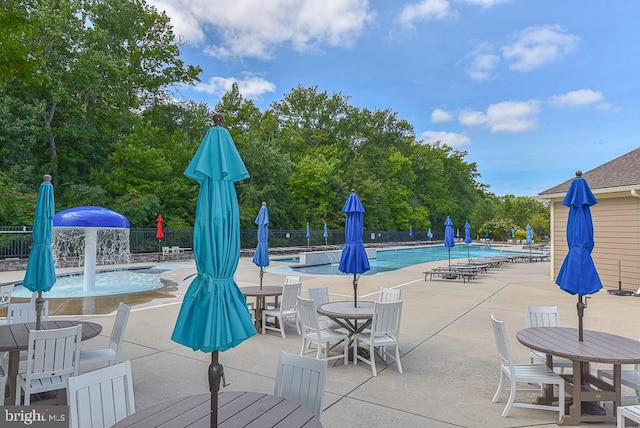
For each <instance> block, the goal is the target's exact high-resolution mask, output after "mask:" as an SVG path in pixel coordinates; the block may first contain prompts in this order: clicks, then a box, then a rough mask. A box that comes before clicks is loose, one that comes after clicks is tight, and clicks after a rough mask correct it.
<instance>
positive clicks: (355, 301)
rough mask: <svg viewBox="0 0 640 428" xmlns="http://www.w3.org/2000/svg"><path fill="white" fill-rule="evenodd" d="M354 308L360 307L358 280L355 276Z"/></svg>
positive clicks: (354, 275)
mask: <svg viewBox="0 0 640 428" xmlns="http://www.w3.org/2000/svg"><path fill="white" fill-rule="evenodd" d="M353 307H354V308H357V307H358V278H357V277H356V274H355V273H354V274H353Z"/></svg>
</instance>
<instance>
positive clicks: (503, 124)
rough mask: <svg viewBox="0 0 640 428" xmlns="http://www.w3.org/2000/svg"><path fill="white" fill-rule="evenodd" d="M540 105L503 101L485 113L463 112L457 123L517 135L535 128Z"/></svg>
mask: <svg viewBox="0 0 640 428" xmlns="http://www.w3.org/2000/svg"><path fill="white" fill-rule="evenodd" d="M539 111H540V103H539V102H538V101H535V100H529V101H504V102H501V103H497V104H491V105H490V106H489V107H488V108H487V111H486V112H481V111H473V110H465V111H462V112H460V114H459V115H458V121H459V122H460V123H461V124H462V125H467V126H483V127H486V128H489V129H490V130H491V132H494V133H495V132H509V133H518V132H525V131H532V130H534V129H536V128H537V114H538V112H539Z"/></svg>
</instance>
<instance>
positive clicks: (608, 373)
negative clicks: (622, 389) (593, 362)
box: [596, 364, 640, 422]
mask: <svg viewBox="0 0 640 428" xmlns="http://www.w3.org/2000/svg"><path fill="white" fill-rule="evenodd" d="M596 376H597V377H598V378H599V379H607V380H609V382H611V383H613V370H611V369H598V371H597V372H596ZM620 383H621V384H622V385H624V386H627V387H629V388H631V389H633V390H634V391H635V392H636V393H635V395H624V396H622V398H635V399H636V400H638V401H640V364H635V365H634V366H633V370H621V371H620ZM629 419H633V418H629ZM634 420H635V419H634ZM637 422H640V421H637Z"/></svg>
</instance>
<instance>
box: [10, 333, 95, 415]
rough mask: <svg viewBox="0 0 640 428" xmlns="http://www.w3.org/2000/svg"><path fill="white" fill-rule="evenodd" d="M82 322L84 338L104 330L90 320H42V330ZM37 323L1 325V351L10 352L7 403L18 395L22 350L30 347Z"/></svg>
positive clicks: (13, 400)
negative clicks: (31, 333) (30, 338)
mask: <svg viewBox="0 0 640 428" xmlns="http://www.w3.org/2000/svg"><path fill="white" fill-rule="evenodd" d="M78 324H82V340H87V339H91V338H93V337H96V336H97V335H99V334H100V332H101V331H102V326H101V325H100V324H97V323H94V322H88V321H42V330H53V329H56V328H66V327H73V326H76V325H78ZM35 329H36V323H35V322H28V323H20V324H7V325H2V326H0V352H8V353H9V368H8V373H7V377H8V381H9V382H8V387H9V394H8V395H7V396H6V397H5V404H7V405H11V406H13V405H14V403H15V397H16V391H17V388H16V378H17V376H18V366H19V365H20V351H26V350H27V349H28V348H29V330H35Z"/></svg>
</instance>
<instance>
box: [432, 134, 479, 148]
mask: <svg viewBox="0 0 640 428" xmlns="http://www.w3.org/2000/svg"><path fill="white" fill-rule="evenodd" d="M420 139H422V140H424V141H425V142H427V143H429V144H431V143H435V142H436V141H440V142H441V143H442V144H446V145H447V146H449V147H453V148H457V147H462V146H468V145H469V144H471V139H470V138H469V137H467V136H466V135H464V134H458V133H456V132H444V131H425V132H423V133H422V134H420Z"/></svg>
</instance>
